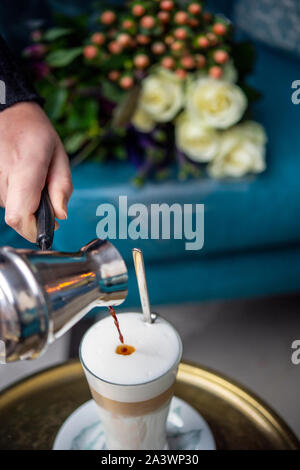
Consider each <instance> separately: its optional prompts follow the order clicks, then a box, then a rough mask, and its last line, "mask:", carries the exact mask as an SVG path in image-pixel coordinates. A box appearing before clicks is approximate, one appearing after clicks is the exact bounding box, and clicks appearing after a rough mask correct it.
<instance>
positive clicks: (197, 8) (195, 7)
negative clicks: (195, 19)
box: [188, 3, 202, 15]
mask: <svg viewBox="0 0 300 470" xmlns="http://www.w3.org/2000/svg"><path fill="white" fill-rule="evenodd" d="M188 10H189V12H190V13H192V15H199V13H200V12H201V10H202V6H201V5H199V4H198V3H191V4H190V5H189V7H188Z"/></svg>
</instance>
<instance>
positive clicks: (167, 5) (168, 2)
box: [160, 0, 174, 11]
mask: <svg viewBox="0 0 300 470" xmlns="http://www.w3.org/2000/svg"><path fill="white" fill-rule="evenodd" d="M160 8H161V9H162V10H166V11H171V10H173V8H174V3H173V2H172V0H162V2H160Z"/></svg>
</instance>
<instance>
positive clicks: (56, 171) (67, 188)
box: [47, 144, 73, 219]
mask: <svg viewBox="0 0 300 470" xmlns="http://www.w3.org/2000/svg"><path fill="white" fill-rule="evenodd" d="M47 184H48V192H49V196H50V199H51V202H52V206H53V209H54V213H55V217H56V218H57V219H66V218H67V204H68V201H69V199H70V196H71V194H72V192H73V185H72V175H71V170H70V165H69V159H68V157H67V155H66V152H65V151H64V148H63V146H62V144H59V145H58V147H57V149H56V151H55V154H54V156H53V159H52V162H51V165H50V168H49V172H48V177H47Z"/></svg>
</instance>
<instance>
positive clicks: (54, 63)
mask: <svg viewBox="0 0 300 470" xmlns="http://www.w3.org/2000/svg"><path fill="white" fill-rule="evenodd" d="M82 50H83V49H82V47H73V48H71V49H60V50H58V51H53V52H51V53H50V54H49V55H48V56H47V57H46V62H47V63H48V64H49V65H50V66H51V67H65V66H66V65H69V64H70V63H71V62H73V60H74V59H76V58H77V57H78V56H79V55H80V54H81V53H82Z"/></svg>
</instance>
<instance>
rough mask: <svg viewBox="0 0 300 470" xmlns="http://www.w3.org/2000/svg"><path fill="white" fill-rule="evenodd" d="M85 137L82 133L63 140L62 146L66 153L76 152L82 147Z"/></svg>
mask: <svg viewBox="0 0 300 470" xmlns="http://www.w3.org/2000/svg"><path fill="white" fill-rule="evenodd" d="M86 140H87V136H86V134H85V133H83V132H77V133H75V134H73V135H71V136H69V137H67V138H66V139H65V140H64V145H65V149H66V151H67V153H71V154H72V153H75V152H77V151H78V150H79V149H80V148H81V147H82V145H83V144H84V143H85V142H86Z"/></svg>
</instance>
